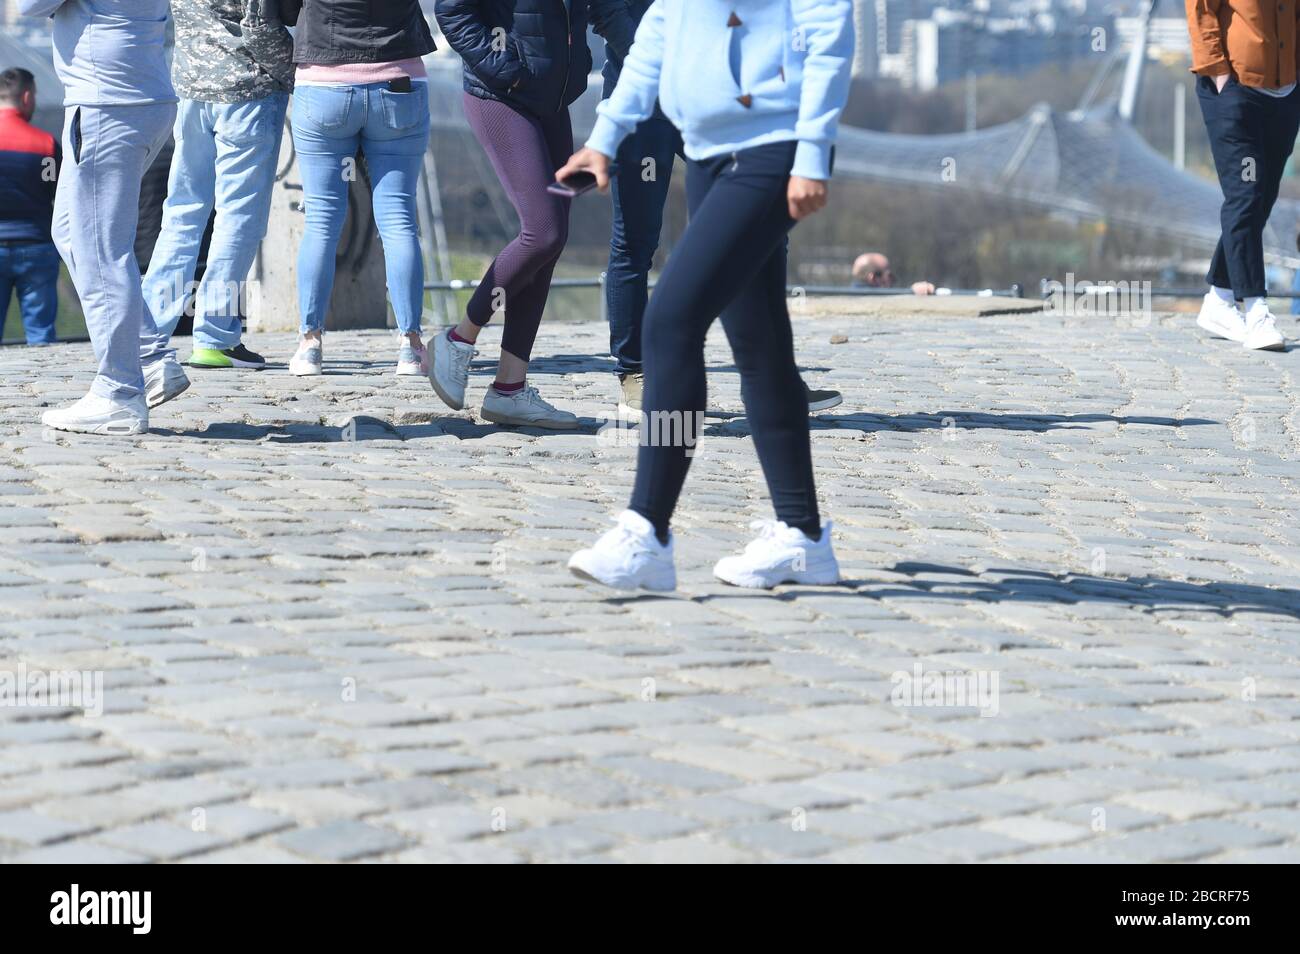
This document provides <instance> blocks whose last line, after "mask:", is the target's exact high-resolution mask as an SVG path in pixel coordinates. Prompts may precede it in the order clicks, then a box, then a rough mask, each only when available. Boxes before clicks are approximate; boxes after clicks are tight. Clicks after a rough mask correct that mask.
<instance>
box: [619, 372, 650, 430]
mask: <svg viewBox="0 0 1300 954" xmlns="http://www.w3.org/2000/svg"><path fill="white" fill-rule="evenodd" d="M618 383H619V386H620V387H622V389H623V396H622V398H621V399H620V400H619V402H618V416H619V417H621V418H622V419H623V420H625V421H639V420H641V394H642V392H643V391H644V390H645V375H644V374H642V373H641V372H640V371H634V372H632V373H631V374H620V375H619V376H618Z"/></svg>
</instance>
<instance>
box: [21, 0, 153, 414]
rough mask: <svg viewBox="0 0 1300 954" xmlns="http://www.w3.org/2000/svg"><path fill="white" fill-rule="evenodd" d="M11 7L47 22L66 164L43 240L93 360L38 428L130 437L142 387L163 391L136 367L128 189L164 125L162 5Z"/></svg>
mask: <svg viewBox="0 0 1300 954" xmlns="http://www.w3.org/2000/svg"><path fill="white" fill-rule="evenodd" d="M19 10H20V11H21V12H22V13H25V14H27V15H29V16H53V18H54V66H55V69H56V71H57V72H58V75H59V79H60V80H61V81H62V83H63V90H64V92H63V103H64V107H65V109H64V127H63V155H64V157H65V160H66V161H65V162H64V163H63V167H62V170H61V172H60V175H59V186H58V191H57V193H56V195H55V200H54V218H53V227H52V232H53V236H54V243H55V245H57V246H58V249H59V254H60V255H61V256H62V257H63V261H64V263H65V264H66V265H67V266H68V271H69V273H71V275H72V282H73V284H74V285H75V286H76V289H77V295H78V297H79V298H80V299H81V308H82V311H83V313H84V314H85V318H86V330H87V331H88V332H89V334H90V341H91V345H92V347H93V349H94V352H95V361H96V362H97V364H98V368H97V372H96V374H95V380H94V382H93V383H92V384H91V386H90V392H89V393H88V394H86V396H85V397H83V398H82V399H81V400H79V401H77V402H76V403H75V404H73V405H72V406H70V407H66V408H58V409H51V410H48V411H46V412H45V413H44V414H43V415H42V416H41V420H42V422H43V423H44V424H45V425H46V426H47V427H51V428H54V429H56V430H65V431H82V432H86V433H93V434H123V435H130V434H142V433H144V432H145V431H147V430H148V429H149V408H148V406H147V405H146V403H145V392H146V389H148V390H149V391H150V392H151V393H155V392H157V391H158V390H160V389H161V388H163V386H164V381H163V376H164V375H165V373H166V370H165V366H166V363H165V362H164V361H162V360H154V361H150V362H148V363H145V364H143V365H142V363H141V360H140V340H141V335H142V333H143V331H144V329H145V327H146V324H152V319H151V318H150V317H149V313H148V310H147V309H146V308H145V304H144V295H143V294H142V292H141V287H140V268H139V266H138V265H137V264H136V259H135V249H134V245H135V227H136V222H137V221H138V219H139V214H140V209H139V202H140V181H141V179H142V178H143V176H144V173H145V170H146V169H148V168H149V164H150V163H151V162H152V161H153V158H154V156H156V155H157V154H158V150H160V149H161V148H162V147H163V144H164V143H166V141H167V136H168V134H169V133H170V132H171V126H172V120H173V119H175V117H176V94H175V92H173V90H172V85H171V80H170V79H169V77H168V72H167V57H166V53H165V52H164V44H165V41H166V37H167V0H93V2H92V0H19Z"/></svg>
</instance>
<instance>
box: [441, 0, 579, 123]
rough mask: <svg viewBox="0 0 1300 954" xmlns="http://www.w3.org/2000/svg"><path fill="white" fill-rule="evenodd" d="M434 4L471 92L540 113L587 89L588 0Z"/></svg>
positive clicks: (445, 1)
mask: <svg viewBox="0 0 1300 954" xmlns="http://www.w3.org/2000/svg"><path fill="white" fill-rule="evenodd" d="M433 9H434V16H436V17H437V19H438V26H440V27H441V28H442V32H443V35H444V36H445V37H446V38H447V42H448V43H450V44H451V48H452V49H453V50H455V51H456V52H457V53H459V54H460V56H461V59H462V60H463V61H464V63H465V92H467V93H469V94H470V95H471V96H478V97H479V98H480V99H495V100H499V101H501V102H504V103H509V104H511V105H513V106H518V107H521V108H523V109H526V110H528V111H529V112H532V113H535V114H537V115H547V114H550V113H558V112H559V111H560V110H562V109H564V108H565V107H566V106H568V105H569V104H570V103H572V102H573V101H574V100H575V99H577V98H578V97H579V96H581V95H582V94H583V92H584V91H585V90H586V88H587V74H588V73H590V72H591V51H590V50H589V49H587V0H437V3H436V4H435V5H434V8H433Z"/></svg>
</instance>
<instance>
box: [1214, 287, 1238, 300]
mask: <svg viewBox="0 0 1300 954" xmlns="http://www.w3.org/2000/svg"><path fill="white" fill-rule="evenodd" d="M1210 294H1211V295H1215V296H1217V297H1218V299H1219V301H1222V302H1226V303H1228V304H1229V305H1236V304H1237V299H1236V297H1235V296H1234V295H1233V294H1232V289H1231V288H1220V287H1219V286H1218V285H1211V286H1210Z"/></svg>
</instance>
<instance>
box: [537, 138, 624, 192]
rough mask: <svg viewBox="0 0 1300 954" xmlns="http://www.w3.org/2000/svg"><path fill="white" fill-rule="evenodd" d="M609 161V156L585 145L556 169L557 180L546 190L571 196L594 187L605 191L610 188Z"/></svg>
mask: <svg viewBox="0 0 1300 954" xmlns="http://www.w3.org/2000/svg"><path fill="white" fill-rule="evenodd" d="M609 163H610V159H609V156H607V155H605V154H604V153H603V152H597V151H596V150H595V149H589V148H587V147H585V146H584V147H583V148H582V149H579V150H578V151H577V152H575V153H574V154H573V156H572V158H570V159H569V161H568V162H566V163H565V164H564V165H562V166H561V167H560V168H559V169H558V170H557V171H556V173H555V182H553V183H552V184H551V185H549V186H547V187H546V191H548V192H551V193H554V194H555V195H563V196H568V197H569V198H573V197H575V196H580V195H582V194H583V193H584V192H590V191H591V190H592V189H599V190H600V191H601V192H604V191H605V190H606V189H608V188H609V173H610V167H609Z"/></svg>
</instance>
